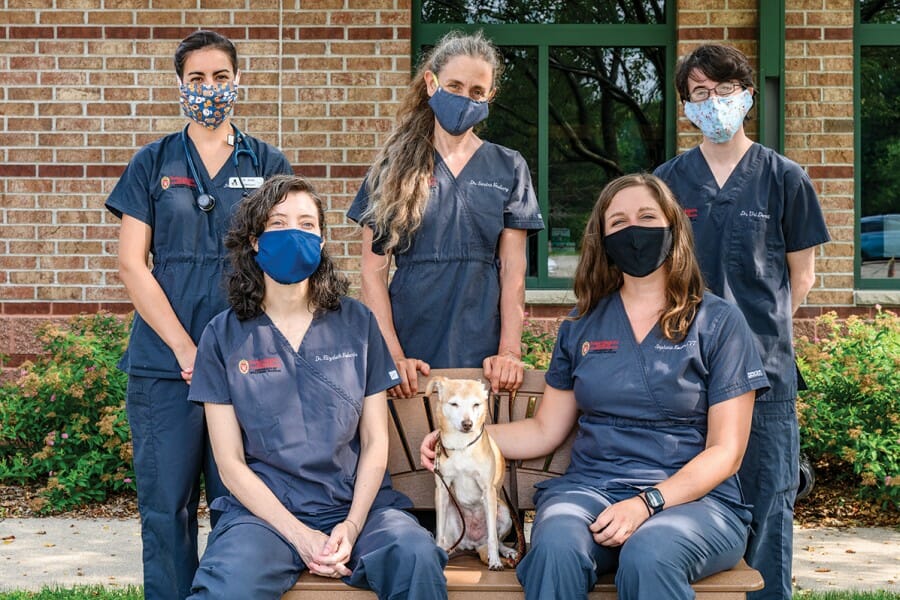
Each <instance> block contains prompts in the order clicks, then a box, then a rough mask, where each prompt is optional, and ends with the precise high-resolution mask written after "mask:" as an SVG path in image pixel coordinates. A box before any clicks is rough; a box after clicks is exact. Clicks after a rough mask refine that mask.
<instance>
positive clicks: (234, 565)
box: [191, 507, 447, 600]
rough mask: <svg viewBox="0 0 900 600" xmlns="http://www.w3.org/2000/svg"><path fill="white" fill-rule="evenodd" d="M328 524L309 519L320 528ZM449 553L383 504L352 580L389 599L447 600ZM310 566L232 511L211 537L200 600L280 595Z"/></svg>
mask: <svg viewBox="0 0 900 600" xmlns="http://www.w3.org/2000/svg"><path fill="white" fill-rule="evenodd" d="M339 522H340V521H337V522H331V523H329V524H328V526H327V527H319V525H321V523H313V522H307V523H306V524H307V525H308V526H310V527H314V528H315V529H318V530H319V531H323V532H330V531H331V529H332V528H334V526H335V525H337V523H339ZM446 564H447V553H446V552H444V551H443V550H442V549H440V548H438V547H437V545H436V544H435V543H434V538H433V537H431V535H430V534H429V533H428V532H427V531H426V530H425V529H423V528H422V527H420V526H419V524H418V523H416V520H415V519H414V518H413V517H412V516H411V515H410V514H409V513H407V512H405V511H403V510H400V509H397V508H390V507H388V508H378V509H372V510H371V511H370V512H369V517H368V519H367V520H366V523H365V525H364V526H363V530H362V532H360V535H359V539H357V540H356V544H355V545H354V546H353V550H352V553H351V555H350V561H349V562H348V564H347V566H348V568H350V569H351V570H352V571H353V573H352V574H351V575H350V576H349V577H344V578H343V580H344V582H345V583H348V584H350V585H352V586H356V587H360V588H364V589H371V590H372V591H374V592H375V593H376V594H377V595H378V597H379V598H381V599H390V600H404V599H409V600H440V599H442V598H446V597H447V580H446V578H445V577H444V566H445V565H446ZM305 569H306V566H305V565H304V564H303V561H302V560H301V558H300V555H299V554H297V551H296V550H295V549H294V547H293V546H292V545H291V544H290V543H289V542H288V541H287V540H285V539H284V538H283V537H281V535H279V534H278V533H276V532H275V530H274V529H273V528H271V526H270V525H268V524H267V523H266V522H265V521H263V520H262V519H259V518H258V517H256V516H254V515H252V514H251V513H249V512H246V511H241V510H235V511H230V512H228V513H226V514H225V515H224V516H223V517H222V519H221V520H220V521H219V525H218V526H217V527H216V528H215V529H213V532H212V533H211V534H210V536H209V545H208V546H207V547H206V552H205V553H204V555H203V560H201V561H200V568H199V569H198V570H197V575H196V577H195V578H194V586H193V590H192V591H193V592H194V594H193V595H192V596H191V599H192V600H201V599H209V600H231V599H234V600H247V599H248V598H252V599H253V600H267V599H271V600H278V599H279V598H281V595H282V594H283V593H284V592H286V591H287V590H288V589H290V588H291V587H292V586H293V585H294V583H295V582H296V581H297V577H298V576H299V575H300V573H301V572H302V571H303V570H305Z"/></svg>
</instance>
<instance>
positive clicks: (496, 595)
mask: <svg viewBox="0 0 900 600" xmlns="http://www.w3.org/2000/svg"><path fill="white" fill-rule="evenodd" d="M431 375H432V376H437V375H442V376H444V377H449V378H451V379H481V377H482V371H481V369H432V370H431ZM426 382H427V379H426V378H422V377H420V379H419V390H424V389H425V385H426ZM543 390H544V371H526V372H525V380H524V382H523V383H522V387H521V388H520V389H519V391H518V393H517V394H515V395H513V396H512V398H510V395H509V394H505V393H504V394H496V395H493V396H492V398H491V401H490V402H489V404H490V406H489V410H490V414H491V416H492V419H493V421H494V422H507V421H510V420H515V419H522V418H525V417H529V416H531V415H533V414H534V412H535V410H536V408H537V405H538V404H539V403H540V399H541V396H542V394H543ZM388 407H389V409H390V415H391V419H390V422H389V436H390V456H389V458H388V469H389V471H390V473H391V480H392V482H393V485H394V488H395V489H397V490H399V491H401V492H403V493H404V494H406V495H407V496H409V498H410V499H411V500H412V502H413V505H414V506H415V508H417V509H424V510H429V509H431V510H433V509H434V475H433V474H432V473H431V472H430V471H427V470H425V469H423V468H422V467H421V466H420V465H419V464H418V462H419V444H420V443H421V441H422V438H423V437H425V435H426V434H427V433H428V432H430V431H433V430H434V429H435V422H434V416H433V415H434V414H435V411H436V409H437V402H436V399H435V398H429V397H427V396H425V395H424V393H420V394H419V395H418V396H416V397H413V398H409V399H394V400H389V401H388ZM573 439H574V434H573V435H570V436H569V439H568V440H567V441H566V442H564V443H563V445H562V446H560V447H559V448H557V450H556V451H555V452H554V453H553V454H552V455H550V456H546V457H542V458H538V459H534V460H527V461H508V464H507V467H508V473H507V480H506V485H507V490H508V491H509V494H510V497H511V499H512V502H513V504H514V505H515V506H514V507H513V508H514V509H515V510H518V511H520V514H521V511H525V510H532V509H534V504H533V502H532V496H533V494H534V489H533V486H534V484H536V483H538V482H540V481H543V480H545V479H548V478H551V477H558V476H559V475H561V474H562V473H564V472H565V470H566V468H567V467H568V465H569V457H570V453H571V447H572V441H573ZM444 573H445V574H446V576H447V588H448V590H449V592H450V598H451V600H482V599H486V600H521V598H523V597H524V594H523V592H522V586H521V585H519V582H518V580H517V579H516V574H515V571H514V570H511V569H507V570H505V571H490V570H488V568H487V567H486V566H484V565H483V564H481V562H480V561H479V560H478V559H477V557H474V556H458V557H455V558H454V559H453V560H451V561H450V563H449V564H448V565H447V568H446V569H445V571H444ZM613 578H614V576H613V575H612V574H609V575H604V576H603V577H601V578H600V581H599V583H598V584H597V586H596V587H595V588H594V590H593V591H592V592H591V594H590V595H589V598H590V599H591V600H614V599H615V598H616V587H615V585H614V583H613ZM693 587H694V589H695V590H696V592H697V598H698V599H699V600H745V599H746V597H747V592H752V591H756V590H761V589H762V588H763V580H762V576H761V575H760V574H759V572H757V571H755V570H754V569H751V568H750V567H749V566H747V564H746V563H745V562H744V561H743V560H742V561H741V562H740V563H738V564H737V565H736V566H735V567H734V568H733V569H730V570H728V571H723V572H722V573H717V574H715V575H713V576H711V577H707V578H706V579H702V580H700V581H698V582H696V583H695V584H694V586H693ZM373 598H375V594H374V593H372V592H370V591H367V590H361V589H358V588H353V587H350V586H348V585H346V584H344V583H343V582H342V581H340V580H338V579H329V578H326V577H318V576H316V575H311V574H310V573H308V572H305V573H303V574H302V575H301V576H300V578H299V579H298V581H297V583H296V584H295V585H294V587H293V588H292V589H291V590H289V591H288V592H287V593H286V594H284V596H282V600H319V599H324V600H373Z"/></svg>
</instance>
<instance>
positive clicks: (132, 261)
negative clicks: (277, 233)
mask: <svg viewBox="0 0 900 600" xmlns="http://www.w3.org/2000/svg"><path fill="white" fill-rule="evenodd" d="M175 74H176V75H177V78H178V85H179V90H180V101H181V106H182V111H183V113H184V115H185V116H186V117H187V118H188V124H187V125H186V126H185V128H184V129H183V130H182V131H179V132H177V133H172V134H170V135H167V136H165V137H163V138H161V139H159V140H157V141H155V142H153V143H151V144H148V145H147V146H145V147H143V148H141V149H140V150H139V151H138V153H137V154H136V155H135V156H134V158H133V159H132V160H131V162H130V163H129V164H128V167H127V168H126V169H125V172H124V173H123V174H122V177H121V179H119V181H118V183H117V184H116V187H115V188H114V189H113V191H112V193H111V194H110V196H109V198H108V199H107V201H106V207H107V208H108V209H109V210H110V211H111V212H112V213H113V214H115V215H116V216H117V217H119V218H121V219H122V226H121V229H120V233H119V277H120V278H121V279H122V282H123V283H124V284H125V289H126V290H127V291H128V295H129V297H130V298H131V301H132V303H133V304H134V307H135V310H136V314H135V316H134V324H133V326H132V330H131V337H130V339H129V345H128V350H127V351H126V353H125V355H124V356H123V357H122V360H121V361H120V363H119V368H121V369H122V370H124V371H125V372H127V373H128V375H129V378H128V391H127V404H126V408H127V413H128V421H129V424H130V426H131V435H132V440H133V443H134V470H135V474H136V476H137V477H136V479H137V491H138V507H139V509H140V513H141V535H142V541H143V560H144V593H145V597H146V598H148V599H151V600H156V599H161V600H162V599H164V600H171V599H173V598H184V597H186V596H187V595H188V593H189V591H190V585H191V580H192V579H193V577H194V571H195V570H196V568H197V505H198V502H199V498H200V474H201V472H202V473H203V476H204V482H205V486H206V496H207V500H208V501H211V500H212V499H213V498H215V497H217V496H220V495H222V494H225V493H227V490H225V488H224V487H223V486H222V483H221V481H220V480H219V477H218V474H217V473H216V468H215V464H214V462H213V460H212V455H211V453H210V451H209V443H208V440H207V436H206V430H205V425H204V420H203V410H202V408H201V407H199V406H195V405H192V404H190V403H189V402H187V400H186V399H187V394H188V389H189V388H188V386H189V385H190V383H191V376H192V372H193V367H194V355H195V353H196V343H197V342H198V341H199V339H200V334H201V333H202V332H203V328H204V327H205V326H206V324H207V323H208V322H209V320H210V319H211V318H212V317H213V315H215V314H216V313H218V312H221V311H222V310H224V309H225V308H226V307H227V304H226V302H225V295H224V289H223V287H222V281H221V279H222V270H223V266H224V264H225V252H224V248H223V246H222V239H223V238H224V236H225V232H226V231H227V228H228V223H229V221H230V220H231V215H232V213H233V210H234V206H235V205H236V204H237V203H238V202H239V201H240V200H241V199H242V198H243V197H244V195H246V194H247V193H249V191H252V189H253V188H254V187H259V186H260V185H261V184H262V181H263V179H264V178H266V177H268V176H270V175H273V174H275V173H290V172H291V166H290V164H288V161H287V159H286V158H285V157H284V155H283V154H282V153H281V152H279V151H278V150H276V149H275V148H273V147H272V146H269V145H268V144H265V143H263V142H261V141H259V140H256V139H254V138H252V137H250V136H247V135H244V134H243V133H241V132H240V131H239V130H238V129H237V128H236V127H235V126H234V125H232V123H231V113H232V108H233V106H234V101H235V98H236V96H237V84H238V80H239V78H240V73H239V72H238V66H237V52H236V51H235V48H234V45H233V44H232V43H231V42H230V41H229V40H228V39H227V38H225V37H223V36H221V35H219V34H217V33H214V32H212V31H197V32H195V33H193V34H191V35H189V36H188V37H186V38H185V39H184V40H183V41H182V42H181V44H180V45H179V46H178V49H177V50H176V52H175ZM150 255H152V256H153V268H152V270H151V269H150V268H149V267H148V259H149V257H150ZM216 516H217V515H216V514H215V513H213V514H212V517H213V522H215V518H216Z"/></svg>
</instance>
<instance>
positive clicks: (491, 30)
mask: <svg viewBox="0 0 900 600" xmlns="http://www.w3.org/2000/svg"><path fill="white" fill-rule="evenodd" d="M422 5H423V0H413V2H412V31H411V54H412V64H413V68H415V66H416V65H417V64H418V60H419V57H420V55H421V54H420V53H421V50H422V48H426V47H428V46H431V45H433V44H434V43H436V42H437V41H438V40H439V39H440V38H441V36H443V35H444V34H445V33H447V32H449V31H452V30H456V31H464V32H475V31H478V30H481V31H483V32H484V35H485V36H487V37H488V38H489V39H490V40H491V41H493V42H494V44H496V45H497V46H519V47H531V48H536V50H537V62H538V64H537V69H536V71H537V162H538V164H537V165H529V166H530V167H531V169H532V176H533V178H534V180H535V181H534V183H535V192H536V195H537V198H538V202H539V204H540V207H541V213H542V214H543V215H544V220H545V223H546V224H547V228H545V229H544V230H542V231H540V232H539V233H538V234H537V246H536V258H537V261H536V263H537V264H536V267H537V269H536V271H537V273H536V275H529V276H528V277H527V278H526V287H527V288H528V289H530V290H541V289H545V290H554V289H556V290H559V289H565V290H570V289H571V286H572V280H571V279H570V278H567V277H552V276H551V275H550V273H549V267H548V257H549V250H548V247H549V240H550V237H549V236H550V231H549V228H550V219H549V218H548V216H549V214H550V212H549V209H550V201H551V199H550V191H549V179H550V178H549V176H548V173H549V172H550V165H549V156H550V123H551V120H550V119H551V117H550V101H549V98H550V92H551V91H550V79H551V73H550V65H549V59H550V48H551V47H554V46H569V47H581V46H583V47H596V48H608V47H622V48H636V47H648V46H650V47H659V48H663V49H664V52H665V72H664V73H662V78H663V89H664V90H665V93H664V119H665V122H664V136H665V139H664V144H665V156H666V157H667V158H668V157H671V156H673V155H674V154H675V132H676V104H675V93H674V91H673V84H672V76H673V74H674V68H675V61H676V59H677V56H676V35H675V5H676V2H675V0H668V1H667V2H666V3H665V20H664V23H661V24H632V23H628V24H556V23H540V24H534V23H523V24H507V23H504V24H497V23H476V24H470V23H440V24H436V23H423V22H422ZM502 94H503V92H502V90H501V93H500V95H501V96H502ZM596 192H597V193H599V192H600V190H599V189H598V190H596ZM533 271H534V269H530V272H533Z"/></svg>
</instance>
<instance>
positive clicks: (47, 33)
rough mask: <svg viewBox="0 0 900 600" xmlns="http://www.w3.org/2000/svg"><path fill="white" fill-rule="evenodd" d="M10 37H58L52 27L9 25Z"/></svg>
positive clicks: (18, 38) (16, 38)
mask: <svg viewBox="0 0 900 600" xmlns="http://www.w3.org/2000/svg"><path fill="white" fill-rule="evenodd" d="M8 31H9V39H11V40H35V39H53V38H55V37H56V35H54V32H53V28H52V27H27V26H25V27H23V26H18V25H11V26H9V29H8Z"/></svg>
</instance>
